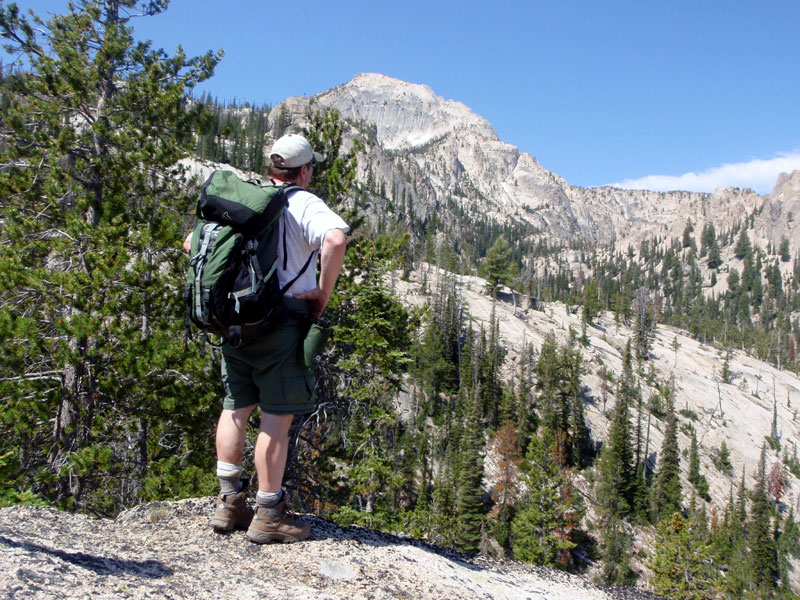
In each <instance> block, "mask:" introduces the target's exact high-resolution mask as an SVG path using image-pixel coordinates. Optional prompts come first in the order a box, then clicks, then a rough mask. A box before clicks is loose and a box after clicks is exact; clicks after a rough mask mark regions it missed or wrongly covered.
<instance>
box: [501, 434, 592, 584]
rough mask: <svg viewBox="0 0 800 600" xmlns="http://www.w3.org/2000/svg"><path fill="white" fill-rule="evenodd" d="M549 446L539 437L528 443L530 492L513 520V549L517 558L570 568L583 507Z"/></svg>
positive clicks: (527, 459) (524, 497)
mask: <svg viewBox="0 0 800 600" xmlns="http://www.w3.org/2000/svg"><path fill="white" fill-rule="evenodd" d="M550 450H551V449H550V444H549V443H548V442H547V441H546V440H544V439H542V438H540V437H535V438H534V439H533V440H532V441H531V443H530V445H529V447H528V452H527V455H526V461H527V463H528V465H529V468H528V470H527V472H526V474H525V476H524V477H523V481H524V482H525V489H526V490H527V492H526V493H525V495H524V496H523V497H522V498H521V500H520V503H519V508H518V510H517V512H516V515H515V516H514V520H513V521H512V523H511V549H512V552H513V556H514V558H515V559H516V560H522V561H525V562H531V563H534V564H538V565H544V566H550V567H560V568H567V567H569V566H570V565H571V563H572V557H571V551H572V549H573V548H575V546H576V543H575V541H574V537H575V527H576V525H577V523H578V522H579V521H580V519H581V517H582V514H583V507H582V505H581V504H580V503H579V502H578V501H577V498H576V497H575V495H574V494H570V493H569V490H570V486H569V484H568V483H567V481H566V479H565V476H564V474H563V471H561V470H560V469H559V467H558V465H557V464H556V463H555V462H554V461H553V459H552V454H551V451H550Z"/></svg>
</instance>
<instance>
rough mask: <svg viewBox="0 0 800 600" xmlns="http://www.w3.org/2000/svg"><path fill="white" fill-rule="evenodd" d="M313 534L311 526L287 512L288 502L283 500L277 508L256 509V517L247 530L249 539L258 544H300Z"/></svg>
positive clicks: (262, 507) (261, 507) (259, 507)
mask: <svg viewBox="0 0 800 600" xmlns="http://www.w3.org/2000/svg"><path fill="white" fill-rule="evenodd" d="M310 533H311V525H309V524H308V523H306V522H304V521H301V520H300V519H299V518H298V517H297V515H294V514H292V513H290V512H289V511H287V510H286V501H285V500H281V501H280V502H278V504H276V505H275V506H273V507H271V508H266V507H264V506H257V507H256V516H255V517H254V518H253V522H252V523H250V529H248V530H247V537H248V538H249V540H250V541H251V542H253V543H256V544H266V543H267V542H284V543H287V544H288V543H291V542H299V541H301V540H304V539H306V538H307V537H308V536H309V534H310Z"/></svg>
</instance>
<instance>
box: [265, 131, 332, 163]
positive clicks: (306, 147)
mask: <svg viewBox="0 0 800 600" xmlns="http://www.w3.org/2000/svg"><path fill="white" fill-rule="evenodd" d="M269 155H270V160H271V161H272V164H273V165H274V166H276V167H279V168H281V169H293V168H294V167H301V166H303V165H307V164H308V163H310V162H311V161H312V160H313V161H315V162H322V161H323V160H325V157H324V156H322V155H321V154H318V153H317V152H314V151H313V150H312V149H311V144H309V143H308V140H306V138H304V137H303V136H302V135H298V134H296V133H289V134H287V135H284V136H283V137H282V138H280V139H278V140H277V141H276V142H275V143H274V144H273V145H272V150H270V153H269Z"/></svg>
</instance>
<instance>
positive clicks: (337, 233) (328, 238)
mask: <svg viewBox="0 0 800 600" xmlns="http://www.w3.org/2000/svg"><path fill="white" fill-rule="evenodd" d="M323 245H324V246H326V247H327V248H328V249H330V251H332V252H336V251H338V252H344V249H345V247H346V246H347V236H346V235H345V233H344V231H342V230H341V229H331V230H330V231H329V232H328V233H326V234H325V241H324V242H323Z"/></svg>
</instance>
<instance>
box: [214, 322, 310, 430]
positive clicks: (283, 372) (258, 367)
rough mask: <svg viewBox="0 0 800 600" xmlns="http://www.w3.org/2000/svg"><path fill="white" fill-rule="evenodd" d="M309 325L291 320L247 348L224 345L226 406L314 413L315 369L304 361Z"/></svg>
mask: <svg viewBox="0 0 800 600" xmlns="http://www.w3.org/2000/svg"><path fill="white" fill-rule="evenodd" d="M307 331H308V324H307V322H305V321H303V320H290V321H289V322H287V323H285V324H284V325H283V326H281V327H280V328H279V329H277V330H276V331H274V332H273V333H271V334H269V335H266V336H265V337H264V338H262V339H259V340H256V341H253V342H251V343H249V344H247V345H246V346H244V347H240V348H231V347H230V346H229V345H228V344H225V345H223V347H222V383H223V385H224V386H225V400H224V401H223V403H222V407H223V408H225V409H237V408H244V407H246V406H253V405H254V404H258V405H259V406H260V407H261V410H262V411H263V412H265V413H268V414H273V415H301V414H306V413H310V412H313V411H314V409H315V407H316V403H315V397H316V395H315V392H314V371H313V369H308V368H306V367H305V365H304V364H303V352H302V350H303V339H304V338H305V335H306V332H307Z"/></svg>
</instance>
